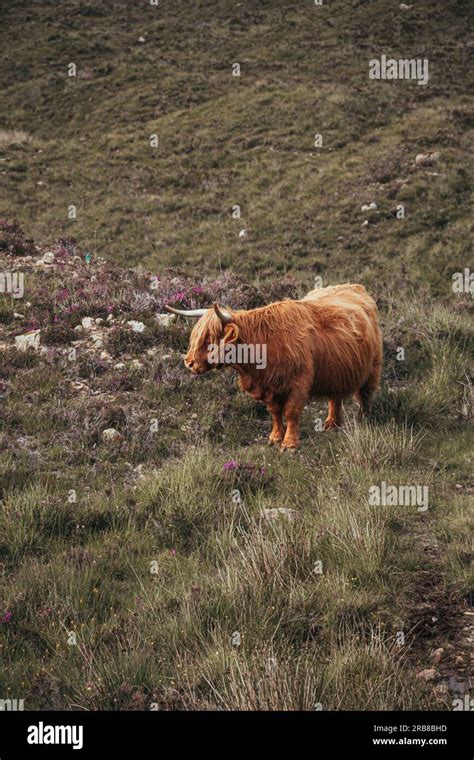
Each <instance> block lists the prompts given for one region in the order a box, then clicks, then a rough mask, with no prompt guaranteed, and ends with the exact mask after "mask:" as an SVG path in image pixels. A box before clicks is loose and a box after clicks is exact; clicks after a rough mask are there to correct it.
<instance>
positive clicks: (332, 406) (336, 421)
mask: <svg viewBox="0 0 474 760" xmlns="http://www.w3.org/2000/svg"><path fill="white" fill-rule="evenodd" d="M341 410H342V401H341V399H334V398H331V399H329V409H328V416H327V417H326V419H325V421H324V430H331V429H332V428H340V427H342V415H341Z"/></svg>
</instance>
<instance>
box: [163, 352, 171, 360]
mask: <svg viewBox="0 0 474 760" xmlns="http://www.w3.org/2000/svg"><path fill="white" fill-rule="evenodd" d="M170 359H171V354H165V355H164V356H162V357H161V360H162V361H164V362H167V361H169V360H170Z"/></svg>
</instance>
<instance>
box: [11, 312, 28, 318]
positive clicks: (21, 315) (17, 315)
mask: <svg viewBox="0 0 474 760" xmlns="http://www.w3.org/2000/svg"><path fill="white" fill-rule="evenodd" d="M13 316H14V317H15V319H24V318H25V315H24V314H19V313H18V312H17V311H14V312H13Z"/></svg>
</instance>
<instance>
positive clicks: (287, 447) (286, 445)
mask: <svg viewBox="0 0 474 760" xmlns="http://www.w3.org/2000/svg"><path fill="white" fill-rule="evenodd" d="M297 448H298V445H297V444H296V443H291V444H290V443H282V444H281V448H280V453H281V454H284V453H285V452H286V451H288V452H289V453H290V454H296V450H297Z"/></svg>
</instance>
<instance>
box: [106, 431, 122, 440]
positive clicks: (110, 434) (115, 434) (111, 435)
mask: <svg viewBox="0 0 474 760" xmlns="http://www.w3.org/2000/svg"><path fill="white" fill-rule="evenodd" d="M102 440H104V441H121V440H123V435H122V434H121V433H119V431H118V430H115V428H107V429H106V430H103V431H102Z"/></svg>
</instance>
